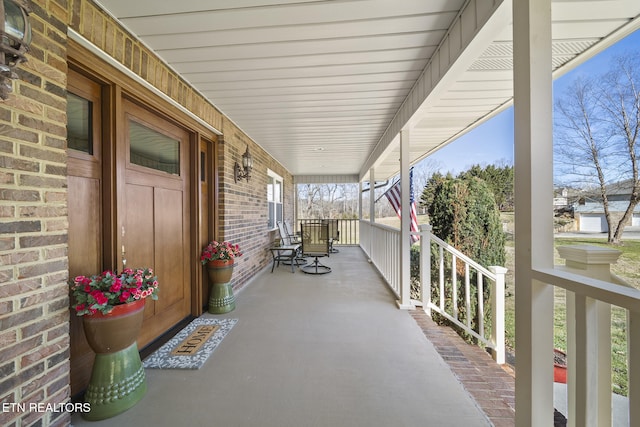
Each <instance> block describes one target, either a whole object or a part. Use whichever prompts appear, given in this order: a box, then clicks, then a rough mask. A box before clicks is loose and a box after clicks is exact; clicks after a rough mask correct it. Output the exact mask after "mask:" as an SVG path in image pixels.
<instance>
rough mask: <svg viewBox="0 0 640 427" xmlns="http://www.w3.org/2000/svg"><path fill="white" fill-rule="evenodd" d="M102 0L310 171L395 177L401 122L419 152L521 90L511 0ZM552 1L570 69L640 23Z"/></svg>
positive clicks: (293, 164)
mask: <svg viewBox="0 0 640 427" xmlns="http://www.w3.org/2000/svg"><path fill="white" fill-rule="evenodd" d="M98 3H99V4H100V5H101V6H102V7H103V8H104V9H105V10H107V11H108V12H109V13H111V14H112V15H113V16H114V17H115V18H117V19H118V20H119V21H120V22H122V24H123V25H124V26H125V27H126V28H128V29H129V30H130V31H131V32H132V33H133V34H135V35H136V36H137V37H139V38H140V39H141V40H142V41H143V42H144V43H145V44H146V45H147V46H149V47H150V48H151V49H153V50H154V51H155V52H156V53H157V54H158V55H159V56H160V57H162V58H163V59H164V60H165V61H166V62H167V63H168V64H169V65H170V66H171V67H173V68H174V69H175V70H176V71H177V72H179V73H180V74H181V75H182V76H183V77H184V79H185V80H187V81H188V82H190V83H191V84H192V85H193V86H195V87H196V88H197V89H198V90H199V91H200V92H201V93H202V94H203V95H204V96H206V97H207V98H208V99H209V100H210V101H211V102H212V103H213V104H214V105H216V107H218V108H219V109H220V110H221V111H222V112H223V113H224V114H225V115H226V116H227V117H229V118H230V119H231V120H232V121H233V122H234V123H236V125H238V126H239V127H240V128H241V129H242V130H243V131H244V132H246V133H247V134H248V135H249V136H250V137H251V138H252V139H253V140H254V141H255V142H256V143H257V144H259V145H260V146H261V147H262V148H264V149H265V150H266V151H267V152H268V153H269V154H271V155H272V156H273V157H274V158H276V159H277V160H278V161H279V162H281V163H282V164H283V165H284V166H285V167H286V168H287V169H288V170H289V171H290V172H291V173H292V174H293V175H296V176H302V175H314V176H322V175H334V176H338V175H340V176H347V175H351V176H358V175H360V176H361V177H363V178H364V177H366V175H367V171H368V168H369V167H371V166H375V168H376V169H375V170H376V178H377V179H385V178H388V177H391V176H393V175H394V174H395V173H397V172H398V170H399V162H398V158H399V151H398V148H397V140H398V138H397V137H396V136H395V135H393V133H394V128H395V127H398V126H400V127H410V128H411V161H412V162H415V161H417V160H419V159H421V158H423V157H425V156H427V155H428V154H429V153H431V152H433V151H434V150H437V149H438V148H440V147H442V146H443V145H444V144H447V143H449V142H451V141H452V140H454V139H455V138H456V137H458V136H460V135H462V134H463V133H465V132H467V131H468V130H470V129H472V128H473V127H475V126H477V125H478V124H479V123H481V122H483V121H484V120H487V119H488V118H490V117H492V116H493V115H495V114H497V112H499V111H502V110H503V109H504V108H506V107H507V106H508V105H509V104H510V102H511V98H512V96H513V85H512V55H511V53H512V45H511V38H512V37H511V32H512V28H511V25H510V22H511V19H510V14H511V12H510V11H511V2H510V1H509V0H506V1H505V2H502V1H500V0H495V1H492V0H467V1H464V0H429V1H427V0H180V1H166V0H165V1H162V0H160V1H131V0H100V1H99V2H98ZM552 7H553V9H552V12H553V21H554V22H553V39H554V45H553V50H554V61H553V65H554V68H555V69H556V72H558V73H560V72H563V67H565V68H570V67H573V66H575V65H576V64H578V63H579V62H581V61H583V60H584V59H586V58H587V57H590V56H591V55H593V54H594V53H596V52H597V51H599V50H602V49H603V48H604V47H606V46H608V45H609V44H610V43H612V42H613V41H615V40H618V39H620V38H621V37H623V36H624V35H626V34H628V33H630V32H631V31H632V30H634V29H636V28H638V21H639V19H638V16H639V15H640V2H639V1H637V0H609V1H595V0H585V1H579V0H578V1H571V0H566V1H555V2H553V6H552ZM492 15H501V16H502V18H501V19H497V18H496V19H492ZM505 17H506V18H505ZM505 19H506V21H505ZM485 21H486V24H485V23H484V22H485ZM474 25H476V26H479V27H480V28H479V29H474V30H473V31H474V32H473V34H472V35H469V34H465V31H471V29H472V28H474ZM465 38H466V39H473V42H472V43H470V44H468V45H466V46H465V43H464V39H465ZM459 39H462V42H460V40H459ZM454 42H456V43H457V44H461V45H462V47H461V49H460V50H459V52H458V51H455V49H454V48H452V47H451V46H452V45H453V44H454ZM443 58H445V59H446V60H448V61H450V64H449V65H446V67H445V65H444V64H445V60H443ZM436 68H441V70H439V71H441V72H442V73H443V76H441V77H440V78H439V81H438V82H437V84H435V85H434V87H433V88H432V89H430V90H428V91H426V93H425V96H424V97H419V96H416V92H418V91H422V92H425V90H424V88H422V87H421V86H422V85H424V78H425V76H424V75H423V71H425V70H426V72H428V73H430V74H433V73H434V71H433V69H436ZM412 89H413V90H412ZM416 99H418V102H419V105H415V106H411V105H410V104H411V103H416ZM405 101H406V104H405V105H404V108H403V107H402V106H403V103H405ZM407 106H409V107H411V108H409V109H408V110H407ZM406 111H410V112H411V114H410V115H407V114H406ZM394 117H395V120H394ZM387 129H390V130H391V131H390V132H387V134H386V135H385V131H386V130H387ZM396 133H397V132H396ZM482 143H483V141H478V144H482Z"/></svg>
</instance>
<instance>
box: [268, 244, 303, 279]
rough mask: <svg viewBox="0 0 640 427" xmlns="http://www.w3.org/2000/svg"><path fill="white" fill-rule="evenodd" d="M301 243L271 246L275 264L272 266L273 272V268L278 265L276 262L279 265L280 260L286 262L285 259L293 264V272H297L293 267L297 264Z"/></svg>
mask: <svg viewBox="0 0 640 427" xmlns="http://www.w3.org/2000/svg"><path fill="white" fill-rule="evenodd" d="M300 246H301V245H299V244H296V245H283V246H272V247H270V248H269V250H270V251H271V256H272V257H273V265H272V266H271V272H272V273H273V269H274V268H275V267H276V263H277V264H278V266H279V265H280V261H282V263H283V264H285V261H286V262H288V263H290V264H291V272H292V273H295V270H294V269H293V267H294V265H295V264H296V256H297V254H298V249H300Z"/></svg>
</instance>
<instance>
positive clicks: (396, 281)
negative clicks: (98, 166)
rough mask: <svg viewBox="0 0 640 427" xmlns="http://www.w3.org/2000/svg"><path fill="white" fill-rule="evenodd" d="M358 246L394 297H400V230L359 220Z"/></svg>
mask: <svg viewBox="0 0 640 427" xmlns="http://www.w3.org/2000/svg"><path fill="white" fill-rule="evenodd" d="M360 246H361V247H362V249H364V251H365V253H366V254H367V256H369V260H370V261H371V262H372V263H373V265H375V266H376V268H377V269H378V271H379V272H380V274H381V275H382V277H383V278H384V280H385V281H386V282H387V285H389V287H390V288H391V290H392V291H393V292H394V293H395V295H396V297H397V298H398V299H400V298H401V295H400V292H401V283H400V274H401V271H400V265H401V263H400V249H401V248H400V230H398V229H397V228H393V227H389V226H386V225H381V224H376V223H373V224H372V223H370V222H368V221H360Z"/></svg>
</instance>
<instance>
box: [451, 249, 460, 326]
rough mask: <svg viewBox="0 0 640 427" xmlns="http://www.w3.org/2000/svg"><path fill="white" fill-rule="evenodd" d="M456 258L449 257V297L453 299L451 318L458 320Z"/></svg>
mask: <svg viewBox="0 0 640 427" xmlns="http://www.w3.org/2000/svg"><path fill="white" fill-rule="evenodd" d="M457 259H458V258H457V257H456V256H455V255H453V256H452V257H451V291H452V293H451V298H452V299H453V318H454V319H456V320H460V319H459V317H458V275H457V274H456V269H457V266H456V260H457Z"/></svg>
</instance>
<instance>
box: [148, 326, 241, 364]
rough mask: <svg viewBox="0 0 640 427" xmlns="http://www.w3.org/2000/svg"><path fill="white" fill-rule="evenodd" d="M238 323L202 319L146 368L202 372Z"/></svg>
mask: <svg viewBox="0 0 640 427" xmlns="http://www.w3.org/2000/svg"><path fill="white" fill-rule="evenodd" d="M237 322H238V319H208V318H198V319H195V320H193V321H192V322H191V323H189V324H188V325H187V326H186V327H185V328H184V329H183V330H181V331H180V332H178V333H177V334H176V336H174V337H173V338H171V339H170V340H169V341H167V342H166V343H165V344H164V345H163V346H162V347H160V348H159V349H158V350H156V351H155V352H154V353H152V354H151V355H150V356H149V357H147V358H146V359H144V362H143V365H144V367H145V368H157V369H200V368H201V367H202V365H204V363H205V362H206V361H207V359H208V358H209V356H211V354H212V353H213V351H214V350H215V349H216V347H218V344H220V342H222V339H223V338H224V337H225V336H226V335H227V333H228V332H229V331H230V330H231V328H233V326H234V325H235V324H236V323H237Z"/></svg>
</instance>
